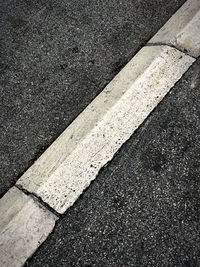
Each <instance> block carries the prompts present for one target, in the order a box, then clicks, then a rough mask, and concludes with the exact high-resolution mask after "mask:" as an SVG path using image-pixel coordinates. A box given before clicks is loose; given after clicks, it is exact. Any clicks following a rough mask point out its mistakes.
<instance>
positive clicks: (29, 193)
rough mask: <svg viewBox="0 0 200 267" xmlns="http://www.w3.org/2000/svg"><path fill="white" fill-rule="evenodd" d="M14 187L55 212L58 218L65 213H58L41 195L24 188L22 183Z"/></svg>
mask: <svg viewBox="0 0 200 267" xmlns="http://www.w3.org/2000/svg"><path fill="white" fill-rule="evenodd" d="M14 187H16V188H18V189H19V190H20V191H22V192H23V193H24V194H25V195H27V196H29V197H31V198H32V199H33V200H34V201H36V202H38V203H39V204H40V205H41V206H43V207H44V208H45V209H47V210H48V211H50V212H51V213H53V214H54V215H55V216H57V217H58V218H62V217H63V215H62V214H60V213H58V212H57V211H56V210H54V209H53V208H52V207H51V206H49V205H48V204H47V203H46V202H44V201H43V200H42V199H41V198H40V197H39V196H37V195H36V194H34V193H31V192H29V191H28V190H26V189H25V188H23V187H22V186H21V185H18V184H15V185H14Z"/></svg>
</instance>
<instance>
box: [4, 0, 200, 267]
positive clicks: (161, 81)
mask: <svg viewBox="0 0 200 267" xmlns="http://www.w3.org/2000/svg"><path fill="white" fill-rule="evenodd" d="M188 3H189V6H190V5H192V3H194V5H197V7H198V5H199V2H198V0H193V1H191V0H188V1H187V2H186V3H185V4H184V5H183V6H182V7H181V8H180V9H179V10H178V11H177V12H176V13H175V15H173V16H172V18H171V19H170V20H169V21H171V20H173V19H174V17H175V16H176V14H180V12H182V11H181V10H183V11H184V10H185V7H188ZM190 8H191V7H190ZM190 8H189V11H190ZM189 11H188V9H187V12H186V13H187V15H188V14H190V12H189ZM188 12H189V13H188ZM192 12H193V13H194V11H192ZM196 14H197V15H198V11H197V12H196V11H195V19H196V17H197V19H198V16H196ZM183 17H184V15H183ZM175 19H176V17H175ZM169 21H168V22H169ZM186 21H188V18H187V20H186ZM190 21H192V19H191V18H190V20H189V22H188V23H190ZM195 21H198V20H195ZM168 22H167V23H168ZM192 22H193V21H192ZM167 23H166V25H167ZM164 26H165V25H164ZM164 26H163V27H164ZM173 26H174V27H175V28H176V26H177V25H176V24H175V25H173ZM195 26H197V25H195ZM197 28H198V27H194V30H196V29H197ZM161 29H163V28H161ZM184 29H187V30H189V29H190V25H189V26H188V25H186V26H185V28H184ZM181 30H182V29H181ZM159 32H160V31H159ZM159 32H158V33H159ZM158 33H157V34H158ZM181 33H182V36H187V34H188V33H187V32H186V33H185V32H181ZM157 34H156V35H155V36H157ZM170 34H171V33H170ZM175 34H177V31H175ZM189 34H190V33H189ZM192 34H195V32H194V31H193V32H192ZM198 34H199V32H197V37H198V36H199V35H198ZM190 35H191V34H190ZM158 36H159V34H158ZM170 37H171V36H170ZM197 37H196V36H195V38H194V39H193V38H192V39H191V43H190V48H191V49H190V50H189V51H188V49H187V47H186V48H185V47H184V46H181V48H180V46H179V45H178V46H177V45H176V44H174V43H173V42H171V41H170V40H169V41H168V40H164V41H163V40H161V41H163V42H160V41H159V40H157V41H152V40H154V37H153V38H152V39H151V40H150V41H149V43H148V44H146V45H145V46H144V47H143V48H142V49H141V50H140V51H139V52H138V53H137V54H136V55H135V56H134V57H133V59H132V60H130V62H129V63H128V64H127V65H126V66H125V67H124V68H123V69H122V70H121V71H120V72H119V74H117V75H116V77H115V78H114V79H113V80H112V81H111V82H110V83H109V84H108V86H106V87H105V89H104V90H103V91H102V93H100V95H98V96H97V97H96V98H95V99H94V100H93V101H92V102H91V104H89V105H88V107H87V108H86V109H85V110H84V111H83V112H82V113H81V114H79V116H78V117H77V118H76V119H75V120H74V121H73V122H72V123H71V124H70V125H69V126H68V127H67V129H66V130H65V131H64V132H63V133H62V134H61V135H60V136H59V137H58V139H57V140H56V141H55V142H54V143H53V144H52V145H51V146H50V147H49V148H48V149H47V150H46V151H45V152H44V153H43V154H42V156H41V157H40V158H39V159H38V160H37V161H36V162H35V163H34V164H33V165H32V166H31V167H30V168H29V169H28V170H27V171H26V172H25V173H24V174H23V175H22V177H21V178H20V179H19V181H18V182H17V184H16V185H15V186H13V187H12V188H11V189H10V190H9V191H8V192H7V193H6V194H5V195H4V196H3V197H2V199H1V200H0V214H1V213H2V214H4V216H2V221H1V222H0V225H1V224H3V229H6V231H4V230H3V231H1V232H0V235H1V239H0V250H1V251H2V252H3V261H2V262H3V264H4V266H5V267H7V266H9V267H12V266H15V267H17V266H22V265H23V264H24V262H25V261H26V259H27V258H29V257H30V256H31V255H32V254H33V253H34V252H35V250H36V249H37V248H38V246H39V244H41V243H42V242H43V241H44V240H45V239H46V238H47V236H48V235H49V234H50V233H51V231H52V230H53V228H54V226H55V223H56V220H57V219H58V218H61V217H62V214H63V213H64V212H65V211H66V210H67V209H69V208H70V207H71V206H72V205H73V203H74V202H75V201H76V199H77V198H78V197H79V196H80V195H81V194H82V193H83V191H84V190H86V188H87V187H88V186H89V184H90V183H91V182H92V180H94V179H95V178H96V176H97V175H98V173H99V171H100V170H101V169H102V168H104V167H105V165H107V164H108V163H109V162H110V161H111V160H112V159H113V156H114V155H115V154H116V153H117V151H119V149H120V148H121V147H122V145H123V144H124V143H125V142H126V141H127V140H128V139H129V138H130V137H131V135H132V134H133V133H134V132H135V131H136V130H137V129H138V128H139V127H140V125H142V124H143V122H144V121H145V120H146V119H147V118H148V117H149V115H150V114H151V113H152V112H153V110H154V109H155V108H156V107H157V105H158V104H159V103H160V102H161V101H162V99H163V98H164V97H165V96H166V94H168V93H169V91H170V90H171V89H172V88H173V86H174V85H175V84H176V82H178V80H180V78H181V77H182V75H183V74H184V73H185V72H186V71H187V69H188V68H189V67H190V66H191V65H192V64H193V63H194V61H195V58H194V56H195V57H197V56H198V53H199V51H200V46H199V47H195V49H193V48H194V46H196V44H198V41H199V42H200V40H198V39H197ZM158 39H159V38H158ZM193 40H194V42H193ZM181 41H182V39H181ZM161 43H162V44H161ZM164 43H168V44H167V45H166V44H164ZM187 45H188V43H187ZM176 46H177V47H178V48H177V47H176ZM185 49H186V50H187V52H186V51H185ZM198 49H199V50H198ZM182 50H184V51H182ZM193 50H194V51H193ZM187 53H189V54H190V55H188V54H187ZM167 78H168V79H167ZM144 96H145V97H144ZM143 106H144V107H145V108H144V109H143ZM133 114H134V115H135V116H133ZM113 118H115V119H117V122H116V123H115V120H114V122H113ZM86 119H87V120H86ZM86 122H87V123H86ZM86 124H88V125H89V126H88V125H86ZM126 124H127V125H126ZM125 126H126V127H125ZM84 127H85V128H84ZM88 127H89V128H88ZM113 129H114V130H113ZM107 136H108V137H107ZM93 137H94V138H95V139H93ZM119 137H120V139H119ZM106 138H107V139H106ZM94 140H95V141H94ZM91 144H93V147H92V149H93V150H92V149H91V147H90V146H91ZM94 144H95V145H94ZM106 144H107V146H106ZM70 149H72V150H71V151H70ZM68 150H69V151H68ZM91 150H92V152H91ZM63 152H64V153H63ZM59 153H60V154H59ZM67 153H68V154H67ZM73 164H74V165H73ZM71 166H74V167H73V168H72V169H73V171H72V170H71V169H70V168H71ZM80 166H81V168H80ZM45 168H46V169H45ZM48 168H49V169H48ZM41 170H42V171H41ZM43 170H44V172H43ZM71 174H72V175H71ZM88 175H89V176H88ZM38 177H39V179H38V180H37V178H38ZM64 177H65V180H63V179H64ZM55 186H56V187H55ZM46 189H48V190H49V191H48V190H47V191H46ZM9 205H11V206H10V207H9V208H8V206H9ZM29 213H30V215H31V216H32V221H31V220H30V218H29V216H28V215H29ZM36 218H37V219H36ZM42 221H43V223H42ZM44 222H45V227H44V225H43V224H44ZM46 224H47V225H46ZM24 226H25V228H23V227H24ZM38 229H39V230H38ZM13 233H14V234H13ZM20 235H22V236H20ZM2 236H3V238H2ZM30 238H31V239H30ZM19 239H22V242H24V251H23V253H22V252H21V251H20V253H19V246H18V241H19ZM29 239H30V240H31V242H30V240H29ZM4 240H6V242H4ZM38 242H39V243H38ZM10 244H12V245H10Z"/></svg>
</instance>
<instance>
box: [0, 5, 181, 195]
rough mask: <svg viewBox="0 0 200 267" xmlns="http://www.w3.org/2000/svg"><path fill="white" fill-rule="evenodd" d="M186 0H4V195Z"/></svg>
mask: <svg viewBox="0 0 200 267" xmlns="http://www.w3.org/2000/svg"><path fill="white" fill-rule="evenodd" d="M184 2H185V0H154V1H149V0H143V1H141V0H120V1H119V0H116V1H112V0H104V1H100V0H98V1H90V0H82V1H80V0H61V1H60V0H59V1H58V0H54V1H53V0H47V1H44V0H35V1H30V0H12V1H11V0H7V1H3V0H1V1H0V59H1V60H0V95H1V101H0V124H1V135H0V161H1V168H0V196H2V195H3V194H4V193H5V192H6V191H7V190H8V189H9V187H10V186H12V185H13V184H14V183H15V182H16V180H17V179H18V178H19V177H20V176H21V174H22V173H23V172H24V171H25V170H26V169H27V168H28V167H29V166H30V165H32V164H33V162H34V161H35V160H36V159H37V158H38V157H39V155H40V154H41V153H42V152H43V151H44V150H45V149H46V148H47V147H48V146H49V145H50V144H51V143H52V142H53V140H55V139H56V137H57V136H58V135H59V134H60V133H61V132H62V131H63V130H64V129H65V128H66V127H67V126H68V125H69V124H70V123H71V122H72V121H73V119H74V118H75V117H76V116H77V115H78V114H79V113H80V112H81V111H82V110H83V109H84V108H85V107H86V106H87V105H88V103H90V101H91V100H92V99H93V98H94V97H95V96H96V95H97V94H98V93H99V92H100V91H101V90H102V89H103V87H104V86H105V85H106V84H107V83H108V82H109V81H110V80H111V79H112V78H113V77H114V76H115V74H116V73H117V72H118V71H119V70H120V69H121V68H122V67H123V66H124V64H125V63H127V62H128V61H129V59H130V58H131V57H132V56H133V55H134V54H135V53H136V52H137V51H138V50H139V49H140V48H141V47H142V46H143V45H144V44H145V43H146V42H147V41H148V40H149V39H150V38H151V37H152V36H153V35H154V34H155V33H156V32H157V31H158V30H159V29H160V27H161V26H162V25H163V24H164V23H165V22H166V21H167V20H168V19H169V17H170V16H171V15H172V14H173V13H174V12H175V11H176V10H177V9H178V8H179V7H180V6H181V4H183V3H184Z"/></svg>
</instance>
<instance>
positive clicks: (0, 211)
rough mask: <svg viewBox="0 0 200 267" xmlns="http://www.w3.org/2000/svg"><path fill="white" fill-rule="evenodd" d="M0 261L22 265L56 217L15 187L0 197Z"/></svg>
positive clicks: (8, 266) (9, 266)
mask: <svg viewBox="0 0 200 267" xmlns="http://www.w3.org/2000/svg"><path fill="white" fill-rule="evenodd" d="M0 218H1V219H0V265H1V266H2V267H18V266H22V265H23V264H24V263H25V261H26V259H27V258H28V257H30V256H31V255H32V254H33V253H34V251H35V250H36V249H37V248H38V247H39V245H40V244H41V243H42V242H43V241H44V240H45V239H46V237H47V236H48V235H49V233H50V232H51V231H52V229H53V227H54V224H55V220H56V219H57V217H56V216H54V215H53V214H52V213H51V212H49V211H48V210H46V209H44V208H43V207H42V206H40V205H38V203H36V202H35V201H34V200H33V199H32V198H30V197H29V196H27V195H25V194H24V193H23V192H21V191H20V190H18V189H17V188H16V187H13V188H12V189H10V190H9V191H8V192H7V193H6V194H5V195H4V197H3V198H2V199H1V201H0Z"/></svg>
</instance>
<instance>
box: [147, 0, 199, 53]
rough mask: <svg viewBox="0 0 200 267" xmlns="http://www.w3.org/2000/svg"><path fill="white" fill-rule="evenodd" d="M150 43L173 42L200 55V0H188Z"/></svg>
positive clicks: (172, 43)
mask: <svg viewBox="0 0 200 267" xmlns="http://www.w3.org/2000/svg"><path fill="white" fill-rule="evenodd" d="M149 43H152V44H156V43H158V44H159V43H160V44H161V43H162V44H171V45H174V46H175V47H177V48H179V49H181V50H182V51H187V52H188V53H189V54H190V55H191V56H194V57H198V56H200V0H188V1H187V2H186V3H185V4H184V5H183V6H182V7H181V8H180V9H179V10H178V11H177V12H176V13H175V14H174V15H173V16H172V17H171V19H170V20H168V22H167V23H166V24H165V25H164V26H163V27H162V28H161V29H160V30H159V31H158V33H157V34H156V35H154V37H153V38H152V39H151V40H150V41H149Z"/></svg>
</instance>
